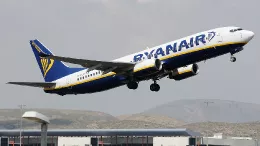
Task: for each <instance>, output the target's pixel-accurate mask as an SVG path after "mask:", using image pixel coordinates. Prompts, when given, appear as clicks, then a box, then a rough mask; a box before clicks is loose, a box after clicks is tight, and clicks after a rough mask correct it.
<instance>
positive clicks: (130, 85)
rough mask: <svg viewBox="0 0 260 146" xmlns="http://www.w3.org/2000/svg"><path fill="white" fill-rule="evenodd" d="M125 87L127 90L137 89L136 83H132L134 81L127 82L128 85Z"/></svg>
mask: <svg viewBox="0 0 260 146" xmlns="http://www.w3.org/2000/svg"><path fill="white" fill-rule="evenodd" d="M127 87H128V88H129V89H134V90H135V89H137V88H138V83H137V82H134V81H131V82H129V83H127Z"/></svg>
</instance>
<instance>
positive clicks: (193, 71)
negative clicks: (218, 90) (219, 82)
mask: <svg viewBox="0 0 260 146" xmlns="http://www.w3.org/2000/svg"><path fill="white" fill-rule="evenodd" d="M198 73H199V66H198V65H197V64H191V65H188V66H186V67H180V68H177V69H176V70H172V71H171V72H170V73H169V78H170V79H174V80H177V81H179V80H183V79H187V78H189V77H192V76H195V75H197V74H198Z"/></svg>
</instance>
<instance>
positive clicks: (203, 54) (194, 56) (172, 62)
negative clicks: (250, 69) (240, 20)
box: [45, 44, 244, 95]
mask: <svg viewBox="0 0 260 146" xmlns="http://www.w3.org/2000/svg"><path fill="white" fill-rule="evenodd" d="M243 45H244V44H229V45H225V46H219V47H215V48H207V49H203V50H200V51H196V52H192V53H187V54H183V55H180V56H175V57H172V58H168V59H166V60H162V62H164V63H166V64H167V65H168V67H170V68H172V69H176V68H178V67H182V66H185V65H189V64H192V63H197V62H200V61H203V60H206V59H210V58H214V57H217V56H220V55H223V54H226V53H229V52H231V51H232V50H234V49H235V48H238V47H242V46H243ZM125 84H126V78H125V77H123V76H117V75H114V76H108V77H105V78H101V79H97V80H94V81H91V82H86V83H82V84H78V85H74V86H73V87H71V88H68V87H67V88H62V89H54V90H45V92H46V93H57V94H63V95H64V94H84V93H94V92H100V91H105V90H108V89H112V88H116V87H119V86H122V85H125Z"/></svg>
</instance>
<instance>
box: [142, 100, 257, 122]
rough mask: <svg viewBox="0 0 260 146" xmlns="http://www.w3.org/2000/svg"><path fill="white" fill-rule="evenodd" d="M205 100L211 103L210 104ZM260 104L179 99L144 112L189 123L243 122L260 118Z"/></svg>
mask: <svg viewBox="0 0 260 146" xmlns="http://www.w3.org/2000/svg"><path fill="white" fill-rule="evenodd" d="M205 102H213V103H209V104H208V106H207V105H206V103H205ZM259 113H260V105H259V104H252V103H243V102H235V101H227V100H217V99H215V100H204V99H195V100H177V101H173V102H170V103H167V104H163V105H160V106H157V107H155V108H151V109H149V110H146V111H144V112H142V114H146V115H149V114H151V115H163V116H167V117H172V118H175V119H177V120H180V121H185V122H187V123H196V122H205V121H211V122H228V123H236V122H239V123H242V122H251V121H258V120H260V115H259Z"/></svg>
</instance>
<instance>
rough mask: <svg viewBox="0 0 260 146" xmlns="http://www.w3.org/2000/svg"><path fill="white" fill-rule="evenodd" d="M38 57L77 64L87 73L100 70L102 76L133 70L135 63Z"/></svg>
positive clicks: (45, 55) (44, 55)
mask: <svg viewBox="0 0 260 146" xmlns="http://www.w3.org/2000/svg"><path fill="white" fill-rule="evenodd" d="M40 56H41V57H47V58H49V59H53V60H59V61H63V62H68V63H72V64H78V65H81V66H83V67H86V68H88V70H89V71H91V70H94V69H97V70H102V71H104V72H103V74H105V73H108V72H110V71H113V72H116V73H122V72H125V71H129V70H131V69H133V68H134V66H135V63H129V62H115V61H99V60H87V59H77V58H70V57H62V56H54V55H47V54H41V55H40Z"/></svg>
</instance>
